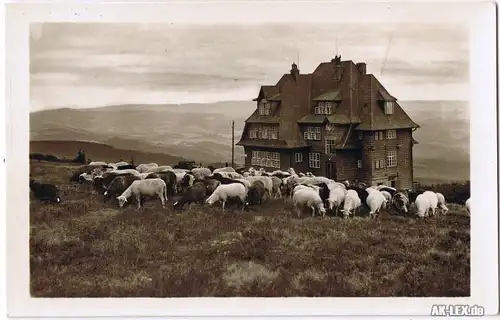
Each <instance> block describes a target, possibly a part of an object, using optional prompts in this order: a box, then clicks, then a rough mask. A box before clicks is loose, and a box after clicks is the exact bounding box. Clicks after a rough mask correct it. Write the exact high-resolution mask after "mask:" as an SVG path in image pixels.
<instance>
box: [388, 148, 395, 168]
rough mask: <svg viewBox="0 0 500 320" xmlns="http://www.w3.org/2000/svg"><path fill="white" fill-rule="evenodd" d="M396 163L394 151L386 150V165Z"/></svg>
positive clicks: (393, 165)
mask: <svg viewBox="0 0 500 320" xmlns="http://www.w3.org/2000/svg"><path fill="white" fill-rule="evenodd" d="M396 165H397V155H396V151H387V167H395V166H396Z"/></svg>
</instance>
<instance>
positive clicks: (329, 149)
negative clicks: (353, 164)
mask: <svg viewBox="0 0 500 320" xmlns="http://www.w3.org/2000/svg"><path fill="white" fill-rule="evenodd" d="M335 152H336V149H335V140H331V139H329V140H325V153H326V154H335Z"/></svg>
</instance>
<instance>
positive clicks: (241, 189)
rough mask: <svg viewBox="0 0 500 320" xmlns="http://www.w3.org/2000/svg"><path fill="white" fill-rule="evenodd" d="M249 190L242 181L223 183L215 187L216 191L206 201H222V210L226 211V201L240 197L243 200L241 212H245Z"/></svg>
mask: <svg viewBox="0 0 500 320" xmlns="http://www.w3.org/2000/svg"><path fill="white" fill-rule="evenodd" d="M247 192H248V189H247V188H246V187H245V186H244V185H243V184H241V183H230V184H221V185H219V186H218V187H217V188H216V189H215V191H214V192H213V193H212V194H211V195H210V197H208V198H207V200H206V201H205V202H206V203H208V204H209V205H212V204H214V203H215V202H217V201H221V202H222V212H224V209H225V206H226V201H227V199H228V198H239V199H240V200H241V202H242V206H241V212H243V209H244V208H245V204H246V196H247Z"/></svg>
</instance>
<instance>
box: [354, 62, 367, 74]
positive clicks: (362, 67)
mask: <svg viewBox="0 0 500 320" xmlns="http://www.w3.org/2000/svg"><path fill="white" fill-rule="evenodd" d="M356 68H357V69H358V71H359V73H361V74H366V63H365V62H358V63H356Z"/></svg>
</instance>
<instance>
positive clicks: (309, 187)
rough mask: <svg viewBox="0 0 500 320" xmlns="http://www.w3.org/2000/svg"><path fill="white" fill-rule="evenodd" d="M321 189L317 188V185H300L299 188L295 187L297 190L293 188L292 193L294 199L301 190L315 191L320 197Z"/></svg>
mask: <svg viewBox="0 0 500 320" xmlns="http://www.w3.org/2000/svg"><path fill="white" fill-rule="evenodd" d="M319 189H320V187H318V186H315V185H309V184H299V185H297V186H295V188H293V191H292V195H291V196H292V197H293V195H294V194H295V193H296V192H297V191H300V190H313V191H314V192H316V193H317V194H318V195H319Z"/></svg>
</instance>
